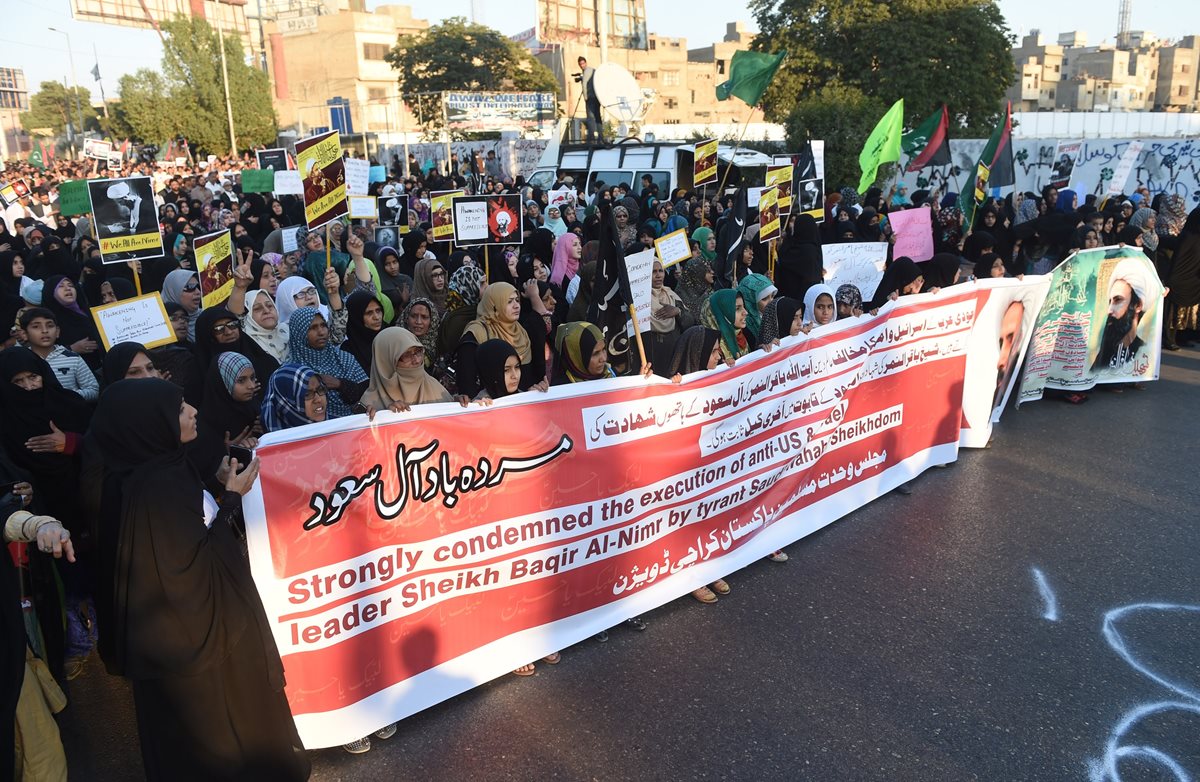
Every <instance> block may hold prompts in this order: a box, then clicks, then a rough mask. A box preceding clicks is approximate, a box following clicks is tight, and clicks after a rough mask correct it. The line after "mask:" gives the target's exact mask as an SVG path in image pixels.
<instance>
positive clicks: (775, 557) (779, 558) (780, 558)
mask: <svg viewBox="0 0 1200 782" xmlns="http://www.w3.org/2000/svg"><path fill="white" fill-rule="evenodd" d="M767 559H769V560H771V561H772V562H787V561H788V555H787V554H784V553H783V552H782V551H776V552H775V553H774V554H772V555H770V556H769V557H767Z"/></svg>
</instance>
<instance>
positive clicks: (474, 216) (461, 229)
mask: <svg viewBox="0 0 1200 782" xmlns="http://www.w3.org/2000/svg"><path fill="white" fill-rule="evenodd" d="M454 235H455V240H456V241H457V242H459V243H461V244H467V243H469V242H483V241H486V240H487V238H488V213H487V202H486V201H481V200H477V199H459V198H456V199H454Z"/></svg>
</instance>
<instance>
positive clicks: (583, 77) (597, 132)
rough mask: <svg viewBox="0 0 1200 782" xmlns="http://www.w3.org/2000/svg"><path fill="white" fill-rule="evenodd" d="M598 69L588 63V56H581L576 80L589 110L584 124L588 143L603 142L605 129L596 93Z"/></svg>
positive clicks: (584, 103) (584, 105)
mask: <svg viewBox="0 0 1200 782" xmlns="http://www.w3.org/2000/svg"><path fill="white" fill-rule="evenodd" d="M595 76H596V69H595V68H592V67H590V66H589V65H588V61H587V58H586V57H582V56H581V57H580V58H579V75H578V76H576V77H575V80H576V81H578V82H579V83H580V86H582V88H583V107H584V111H586V112H587V118H586V119H585V120H584V123H583V126H584V128H586V129H587V138H586V141H587V143H588V144H603V143H604V137H603V129H604V124H603V122H602V121H601V119H600V98H599V96H597V95H596V82H595Z"/></svg>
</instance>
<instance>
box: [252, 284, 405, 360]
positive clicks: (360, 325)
mask: <svg viewBox="0 0 1200 782" xmlns="http://www.w3.org/2000/svg"><path fill="white" fill-rule="evenodd" d="M372 304H373V305H375V306H371V305H372ZM346 310H347V311H348V319H347V320H346V341H345V342H343V343H342V350H344V351H345V352H347V353H349V354H350V355H352V356H354V358H355V360H356V361H358V365H359V366H360V367H362V370H363V372H366V373H367V374H368V375H370V374H371V345H372V344H373V343H374V342H375V337H377V336H378V335H379V332H380V330H381V329H383V325H384V324H383V307H382V306H380V304H379V301H378V300H377V299H376V298H375V296H374V295H373V294H371V293H370V292H368V291H365V290H358V291H355V292H354V293H351V294H350V295H349V296H347V297H346ZM268 378H269V376H268Z"/></svg>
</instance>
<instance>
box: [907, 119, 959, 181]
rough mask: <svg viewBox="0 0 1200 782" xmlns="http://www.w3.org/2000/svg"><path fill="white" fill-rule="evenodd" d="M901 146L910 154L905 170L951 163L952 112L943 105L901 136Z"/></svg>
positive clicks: (918, 169)
mask: <svg viewBox="0 0 1200 782" xmlns="http://www.w3.org/2000/svg"><path fill="white" fill-rule="evenodd" d="M900 148H901V149H903V150H904V154H905V155H908V165H907V166H905V168H904V170H905V171H920V170H921V169H923V168H925V167H926V166H948V165H950V112H948V111H946V106H945V105H944V104H943V106H942V107H941V108H940V109H938V110H937V111H935V112H934V113H932V114H930V115H929V117H928V119H926V120H925V121H924V122H922V123H921V124H920V125H918V126H917V127H916V128H914V129H913V130H911V131H909V132H908V133H905V134H904V135H903V136H901V137H900Z"/></svg>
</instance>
